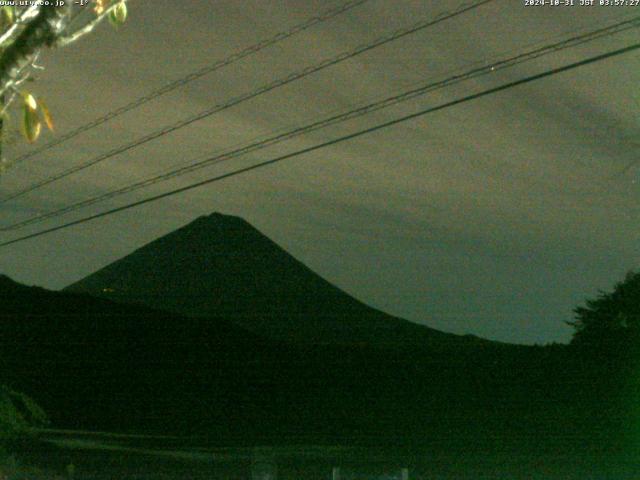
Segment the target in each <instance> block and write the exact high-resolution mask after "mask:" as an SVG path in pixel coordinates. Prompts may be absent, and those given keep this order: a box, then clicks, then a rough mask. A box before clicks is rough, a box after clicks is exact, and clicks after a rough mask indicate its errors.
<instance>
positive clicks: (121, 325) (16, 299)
mask: <svg viewBox="0 0 640 480" xmlns="http://www.w3.org/2000/svg"><path fill="white" fill-rule="evenodd" d="M0 338H1V339H2V356H1V357H0V384H5V385H8V386H9V387H10V388H12V389H14V390H16V391H20V392H23V393H25V394H27V395H29V396H30V397H32V398H33V399H34V400H35V401H36V402H37V403H38V404H40V405H41V406H42V407H43V409H44V410H45V411H46V412H47V413H48V414H49V415H50V416H51V418H52V419H53V426H54V427H58V428H70V429H86V430H107V431H134V432H144V431H149V432H158V433H182V434H185V433H188V434H191V433H194V432H197V433H207V434H211V435H214V436H218V437H219V438H221V439H223V438H224V439H227V440H228V439H229V437H230V436H231V437H240V438H243V439H244V440H246V441H255V440H256V439H259V438H264V437H265V436H268V435H271V436H276V437H278V438H285V436H287V435H292V434H293V435H296V436H299V435H306V436H311V437H314V436H318V435H331V436H334V437H335V436H346V437H351V436H358V435H363V434H376V435H383V436H391V435H394V434H397V435H403V436H406V435H408V434H410V433H411V434H412V435H419V436H422V435H424V433H425V432H424V428H425V427H424V426H425V425H429V432H431V433H434V434H435V433H437V432H438V433H439V434H440V435H444V434H448V433H447V432H452V431H454V430H456V429H462V428H464V429H468V428H471V427H470V425H471V426H473V425H475V423H474V422H476V423H477V422H478V421H479V422H480V423H482V424H483V426H484V423H483V422H486V421H487V416H486V415H482V416H479V417H477V416H476V413H477V411H478V409H480V411H482V410H486V411H488V412H493V411H494V410H495V409H494V407H493V406H492V402H493V400H492V399H493V395H494V394H495V392H502V391H511V390H513V389H514V388H516V387H517V389H518V390H517V391H520V390H522V389H526V390H528V389H529V388H530V387H529V385H528V382H527V381H526V379H521V376H520V375H518V374H516V372H517V371H518V370H519V369H520V368H519V367H516V368H514V366H513V364H512V363H513V362H514V361H516V362H520V361H521V360H520V356H519V355H517V352H519V351H522V352H525V353H526V352H529V353H530V352H532V351H533V350H531V349H530V348H524V347H516V346H513V347H512V346H509V347H508V348H507V347H506V346H502V345H499V344H496V345H494V344H489V345H491V346H490V348H489V347H486V346H467V347H464V348H457V347H456V348H451V345H449V346H447V347H446V348H445V350H444V351H440V352H438V351H435V350H434V349H432V348H413V349H412V348H403V349H396V348H390V347H386V348H381V347H376V348H373V347H369V346H363V345H350V346H331V345H310V344H286V343H279V342H276V341H270V340H265V339H262V338H260V337H258V336H256V335H254V334H251V333H249V332H246V331H244V330H243V329H241V328H240V327H237V326H235V325H232V324H230V323H226V322H224V320H222V319H220V318H216V319H209V318H205V317H185V316H179V315H176V314H172V313H167V312H164V311H160V310H154V309H150V308H148V307H145V306H140V305H138V306H135V305H127V304H123V303H117V302H112V301H110V300H106V299H99V298H95V297H92V296H89V295H87V294H74V293H68V292H53V291H48V290H45V289H42V288H39V287H27V286H24V285H20V284H18V283H16V282H13V281H12V280H10V279H9V278H7V277H0ZM536 358H537V357H536ZM522 360H523V361H524V360H526V361H527V362H529V361H531V358H530V357H522ZM495 362H498V364H500V365H502V367H501V368H503V369H505V371H506V372H513V373H508V376H509V378H510V380H509V381H507V382H504V378H502V377H500V381H499V382H496V380H495V379H494V375H493V374H491V373H490V370H491V369H495V368H496V366H495V365H496V363H495ZM496 378H497V377H496ZM483 379H485V380H483ZM519 396H521V397H523V396H522V395H521V394H519ZM452 402H453V403H452ZM452 405H455V412H454V413H453V415H451V416H450V417H447V415H448V414H447V412H450V411H451V408H452ZM514 408H517V409H520V408H523V405H515V406H514ZM524 408H526V409H528V408H529V407H528V406H527V405H524ZM503 413H504V411H502V410H501V411H500V414H501V415H502V414H503ZM476 417H477V418H476ZM463 418H464V421H462V420H461V419H463ZM492 421H493V422H497V420H496V419H495V418H493V419H492ZM499 423H500V422H499Z"/></svg>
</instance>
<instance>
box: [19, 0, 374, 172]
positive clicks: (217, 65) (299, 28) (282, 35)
mask: <svg viewBox="0 0 640 480" xmlns="http://www.w3.org/2000/svg"><path fill="white" fill-rule="evenodd" d="M368 1H369V0H352V1H349V2H346V3H344V4H342V5H339V6H338V7H335V8H332V9H329V10H327V11H326V12H324V13H321V14H319V15H317V16H314V17H311V18H308V19H307V20H305V21H304V22H302V23H299V24H297V25H294V26H293V27H291V28H290V29H289V30H285V31H282V32H279V33H276V34H275V35H273V36H271V37H269V38H267V39H265V40H262V41H261V42H258V43H256V44H254V45H251V46H249V47H246V48H244V49H242V50H240V51H238V52H236V53H234V54H232V55H230V56H228V57H226V58H224V59H222V60H218V61H216V62H214V63H212V64H211V65H207V66H204V67H202V68H200V69H199V70H195V71H194V72H191V73H189V74H187V75H185V76H183V77H180V78H178V79H177V80H173V81H171V82H169V83H167V84H165V85H163V86H162V87H160V88H158V89H156V90H153V91H151V92H150V93H148V94H147V95H145V96H143V97H140V98H138V99H136V100H133V101H132V102H130V103H128V104H126V105H123V106H122V107H120V108H117V109H115V110H112V111H111V112H109V113H106V114H105V115H103V116H101V117H99V118H96V119H95V120H92V121H91V122H89V123H86V124H84V125H82V126H80V127H78V128H75V129H74V130H71V131H70V132H68V133H65V134H64V135H61V136H59V137H57V138H55V139H54V140H52V141H50V142H49V143H46V144H44V145H42V146H41V147H39V148H36V149H35V150H32V151H30V152H28V153H25V154H24V155H21V156H19V157H18V158H16V159H15V160H14V161H13V164H17V163H20V162H22V161H24V160H28V159H29V158H32V157H35V156H36V155H38V154H40V153H42V152H44V151H46V150H49V149H51V148H53V147H56V146H58V145H60V144H62V143H64V142H66V141H67V140H70V139H72V138H73V137H76V136H78V135H80V134H81V133H84V132H86V131H88V130H91V129H93V128H96V127H98V126H100V125H102V124H104V123H106V122H108V121H109V120H113V119H114V118H116V117H118V116H120V115H123V114H125V113H127V112H129V111H131V110H133V109H136V108H138V107H140V106H142V105H144V104H145V103H147V102H150V101H151V100H154V99H156V98H158V97H161V96H162V95H165V94H167V93H169V92H172V91H173V90H176V89H177V88H180V87H182V86H184V85H186V84H188V83H190V82H193V81H194V80H197V79H199V78H201V77H203V76H205V75H208V74H209V73H213V72H215V71H216V70H219V69H221V68H224V67H227V66H229V65H231V64H233V63H235V62H237V61H239V60H242V59H243V58H246V57H248V56H251V55H253V54H254V53H258V52H259V51H261V50H264V49H265V48H267V47H270V46H271V45H275V44H276V43H278V42H281V41H283V40H286V39H287V38H290V37H293V36H294V35H297V34H298V33H301V32H304V31H305V30H308V29H309V28H311V27H313V26H315V25H317V24H319V23H322V22H325V21H327V20H330V19H332V18H334V17H337V16H338V15H340V14H342V13H345V12H347V11H349V10H351V9H353V8H355V7H357V6H359V5H362V4H363V3H366V2H368Z"/></svg>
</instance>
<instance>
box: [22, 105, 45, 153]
mask: <svg viewBox="0 0 640 480" xmlns="http://www.w3.org/2000/svg"><path fill="white" fill-rule="evenodd" d="M31 98H33V97H31ZM34 102H35V99H34ZM35 105H36V108H32V104H30V103H29V102H28V101H27V100H26V97H25V102H24V112H23V117H22V134H23V135H24V136H25V138H26V139H27V140H28V141H29V142H35V141H36V140H37V139H38V137H39V136H40V131H41V130H42V123H41V122H40V117H39V116H38V109H37V103H36V104H35Z"/></svg>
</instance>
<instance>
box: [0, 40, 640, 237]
mask: <svg viewBox="0 0 640 480" xmlns="http://www.w3.org/2000/svg"><path fill="white" fill-rule="evenodd" d="M638 49H640V43H635V44H633V45H629V46H627V47H624V48H620V49H617V50H613V51H609V52H607V53H603V54H600V55H596V56H593V57H590V58H587V59H585V60H581V61H579V62H574V63H570V64H568V65H565V66H562V67H558V68H554V69H552V70H547V71H545V72H542V73H538V74H535V75H531V76H528V77H525V78H522V79H520V80H515V81H512V82H507V83H504V84H502V85H499V86H497V87H493V88H489V89H487V90H483V91H481V92H478V93H474V94H471V95H467V96H465V97H462V98H459V99H457V100H452V101H449V102H445V103H442V104H440V105H437V106H435V107H430V108H427V109H424V110H421V111H419V112H416V113H412V114H410V115H405V116H402V117H399V118H396V119H394V120H390V121H387V122H384V123H380V124H378V125H374V126H372V127H369V128H366V129H364V130H359V131H357V132H355V133H351V134H349V135H344V136H342V137H338V138H335V139H333V140H329V141H327V142H324V143H320V144H317V145H314V146H312V147H307V148H303V149H301V150H297V151H295V152H291V153H288V154H285V155H281V156H279V157H275V158H272V159H270V160H265V161H263V162H260V163H257V164H254V165H251V166H248V167H244V168H240V169H237V170H234V171H231V172H228V173H224V174H222V175H217V176H215V177H211V178H207V179H205V180H201V181H198V182H195V183H191V184H189V185H186V186H184V187H180V188H176V189H174V190H170V191H167V192H164V193H160V194H158V195H153V196H151V197H147V198H144V199H142V200H138V201H135V202H132V203H129V204H127V205H122V206H120V207H117V208H112V209H110V210H106V211H103V212H100V213H96V214H94V215H89V216H87V217H83V218H80V219H77V220H74V221H71V222H67V223H64V224H62V225H58V226H55V227H51V228H47V229H44V230H40V231H38V232H34V233H31V234H29V235H24V236H22V237H19V238H15V239H13V240H9V241H6V242H3V243H0V247H6V246H8V245H12V244H15V243H18V242H22V241H25V240H28V239H31V238H36V237H40V236H42V235H46V234H48V233H52V232H56V231H58V230H63V229H66V228H69V227H72V226H74V225H79V224H81V223H86V222H89V221H91V220H95V219H97V218H102V217H106V216H109V215H113V214H115V213H118V212H122V211H124V210H128V209H130V208H134V207H137V206H140V205H144V204H147V203H151V202H155V201H157V200H160V199H163V198H167V197H171V196H173V195H177V194H179V193H183V192H186V191H189V190H193V189H195V188H198V187H202V186H204V185H209V184H212V183H215V182H219V181H221V180H224V179H227V178H231V177H235V176H237V175H241V174H243V173H247V172H250V171H253V170H257V169H259V168H263V167H266V166H269V165H273V164H275V163H279V162H282V161H284V160H288V159H290V158H294V157H298V156H300V155H305V154H307V153H311V152H314V151H316V150H320V149H322V148H326V147H329V146H332V145H336V144H338V143H341V142H344V141H347V140H352V139H354V138H358V137H361V136H363V135H367V134H370V133H373V132H377V131H378V130H382V129H384V128H388V127H391V126H394V125H397V124H400V123H403V122H406V121H408V120H413V119H415V118H419V117H422V116H424V115H427V114H429V113H433V112H437V111H440V110H444V109H446V108H451V107H453V106H456V105H460V104H462V103H466V102H469V101H472V100H476V99H478V98H482V97H486V96H488V95H492V94H494V93H498V92H502V91H504V90H508V89H510V88H514V87H517V86H519V85H524V84H526V83H530V82H533V81H536V80H540V79H543V78H547V77H550V76H553V75H557V74H559V73H563V72H566V71H569V70H573V69H575V68H579V67H582V66H585V65H589V64H592V63H596V62H600V61H603V60H606V59H608V58H613V57H616V56H619V55H623V54H625V53H629V52H632V51H635V50H638Z"/></svg>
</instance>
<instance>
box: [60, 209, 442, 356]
mask: <svg viewBox="0 0 640 480" xmlns="http://www.w3.org/2000/svg"><path fill="white" fill-rule="evenodd" d="M67 288H68V289H69V290H70V291H76V292H86V293H89V294H92V295H96V296H102V297H107V298H109V299H112V300H117V301H121V302H124V303H140V304H144V305H147V306H151V307H153V308H160V309H164V310H167V311H170V312H173V313H178V314H182V315H188V316H197V317H209V318H224V319H226V320H231V321H232V322H234V323H236V324H238V325H240V326H241V327H243V328H246V329H248V330H251V331H254V332H255V333H258V334H261V335H265V336H268V337H272V338H276V339H279V340H290V341H295V342H305V343H308V342H311V343H389V342H391V343H403V342H406V343H413V344H415V343H421V344H423V343H425V342H428V341H429V340H432V339H435V338H442V337H443V336H445V337H447V338H449V339H451V337H454V336H453V335H448V334H444V333H442V332H438V331H435V330H432V329H429V328H427V327H424V326H419V325H416V324H413V323H411V322H408V321H406V320H402V319H399V318H395V317H392V316H390V315H387V314H385V313H383V312H380V311H378V310H375V309H373V308H371V307H369V306H367V305H365V304H363V303H362V302H360V301H358V300H356V299H355V298H353V297H351V296H350V295H348V294H347V293H345V292H343V291H342V290H340V289H338V288H337V287H336V286H334V285H332V284H331V283H329V282H328V281H326V280H325V279H323V278H322V277H320V276H319V275H317V274H316V273H314V272H313V271H311V270H310V269H309V268H307V267H306V266H305V265H304V264H302V263H301V262H299V261H298V260H296V259H295V258H294V257H292V256H291V255H290V254H289V253H287V252H286V251H285V250H283V249H282V248H281V247H279V246H278V245H277V244H275V243H274V242H272V241H271V240H270V239H269V238H267V237H266V236H265V235H263V234H262V233H261V232H260V231H258V230H257V229H256V228H255V227H253V226H252V225H251V224H249V223H248V222H246V221H245V220H243V219H242V218H240V217H236V216H232V215H225V214H222V213H218V212H216V213H212V214H211V215H207V216H202V217H199V218H197V219H196V220H194V221H192V222H191V223H189V224H187V225H185V226H183V227H181V228H179V229H177V230H175V231H173V232H171V233H169V234H167V235H165V236H164V237H161V238H159V239H156V240H154V241H152V242H150V243H148V244H147V245H144V246H143V247H141V248H139V249H138V250H136V251H135V252H133V253H132V254H130V255H128V256H126V257H124V258H122V259H120V260H118V261H116V262H114V263H112V264H111V265H108V266H107V267H105V268H103V269H101V270H99V271H97V272H95V273H94V274H92V275H89V276H88V277H86V278H84V279H82V280H80V281H79V282H77V283H75V284H73V285H71V286H69V287H67Z"/></svg>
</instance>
